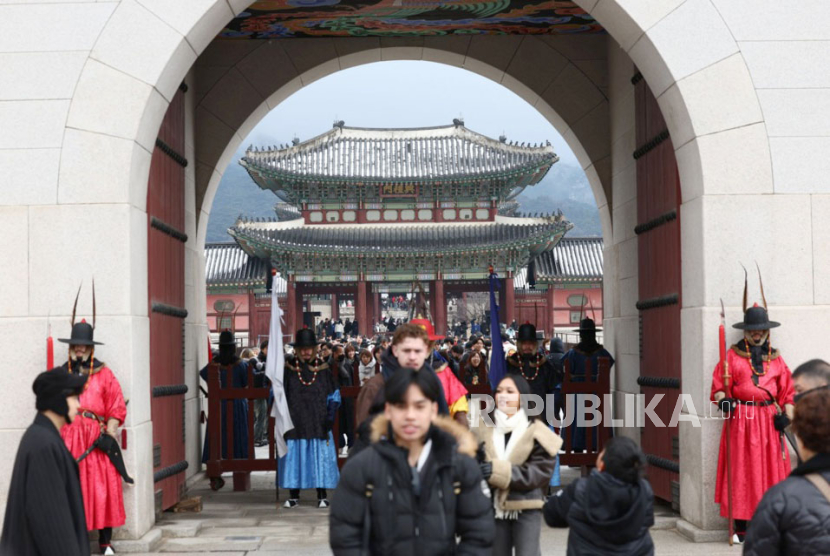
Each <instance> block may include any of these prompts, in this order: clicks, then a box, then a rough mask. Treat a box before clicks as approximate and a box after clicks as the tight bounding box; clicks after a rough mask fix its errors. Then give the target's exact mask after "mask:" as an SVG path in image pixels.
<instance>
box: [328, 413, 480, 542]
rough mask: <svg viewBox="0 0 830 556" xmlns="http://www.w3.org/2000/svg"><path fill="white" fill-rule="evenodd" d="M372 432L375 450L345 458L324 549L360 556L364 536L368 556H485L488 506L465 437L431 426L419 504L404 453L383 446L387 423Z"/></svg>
mask: <svg viewBox="0 0 830 556" xmlns="http://www.w3.org/2000/svg"><path fill="white" fill-rule="evenodd" d="M371 428H372V431H371V440H372V444H371V445H370V447H369V448H367V449H365V450H363V451H362V452H360V453H359V454H358V455H357V456H356V457H354V458H352V457H349V460H348V462H347V463H346V466H345V467H344V468H343V472H342V474H341V476H340V483H339V484H338V486H337V490H336V491H335V492H334V496H333V498H332V503H331V515H330V527H329V542H330V544H331V548H332V550H333V551H334V554H335V556H362V555H363V554H364V552H363V546H364V533H367V534H368V539H369V554H370V555H382V556H390V555H392V556H414V555H418V556H427V555H428V556H442V555H449V554H458V555H476V556H487V555H489V554H490V551H491V547H492V543H493V536H494V530H495V527H494V522H493V504H492V501H491V499H490V498H489V492H488V490H489V489H488V488H487V484H486V483H485V482H484V481H483V480H482V478H481V472H480V471H479V467H478V464H477V463H476V461H475V460H474V459H473V455H474V454H475V449H476V444H475V440H474V439H473V437H472V435H471V434H470V432H469V431H467V430H466V429H464V427H463V426H461V425H459V424H458V423H455V422H454V421H453V420H452V419H450V418H449V417H439V418H438V419H437V420H436V422H435V424H434V425H433V426H432V428H431V429H430V432H429V433H428V438H430V439H431V440H432V449H431V451H430V454H429V457H428V458H427V463H426V465H425V466H424V468H423V470H422V471H421V472H420V474H419V476H420V478H421V479H420V480H421V487H420V488H421V494H420V496H416V494H415V491H414V490H413V486H412V471H411V468H410V466H409V462H408V461H407V452H406V451H405V450H403V449H401V448H400V447H398V446H397V445H395V444H394V443H393V442H391V441H389V440H388V438H389V437H390V436H391V429H390V427H389V423H388V421H387V420H386V418H385V417H384V416H383V415H379V416H378V417H377V418H376V419H375V420H374V421H373V423H372V427H371ZM367 485H371V486H372V487H373V488H372V489H371V492H372V495H371V497H369V496H367V494H366V493H367V491H369V490H370V489H369V488H368V486H367ZM367 514H368V516H367ZM367 518H368V523H369V524H370V525H369V529H368V531H367V530H366V527H367ZM456 536H458V537H459V541H458V544H457V545H456Z"/></svg>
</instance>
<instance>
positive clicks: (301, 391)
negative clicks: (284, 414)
mask: <svg viewBox="0 0 830 556" xmlns="http://www.w3.org/2000/svg"><path fill="white" fill-rule="evenodd" d="M295 338H296V342H295V343H294V344H293V345H294V356H293V357H286V360H285V372H284V375H283V383H284V384H285V399H286V401H287V402H288V411H289V413H290V415H291V421H292V422H293V423H294V428H293V429H291V430H290V431H288V432H287V433H286V434H285V441H286V444H287V446H288V453H286V455H285V456H283V457H281V458H280V459H279V464H278V466H277V480H278V484H279V487H280V488H286V489H289V491H290V493H289V498H288V500H286V502H285V504H284V507H286V508H294V507H296V506H297V505H298V503H299V497H300V490H301V489H309V488H316V489H317V506H318V507H320V508H327V507H329V501H328V498H327V494H326V489H329V488H336V487H337V482H338V481H339V480H340V471H339V469H338V467H337V451H336V449H335V446H334V437H333V435H332V432H331V431H332V427H333V426H334V418H335V414H336V413H337V408H338V407H339V406H340V390H338V389H337V386H336V383H335V379H334V374H333V372H336V370H334V371H333V370H332V369H331V368H330V367H329V364H328V363H327V362H325V361H323V360H322V359H320V358H319V357H318V356H317V338H316V337H315V335H314V332H313V331H312V330H310V329H308V328H304V329H302V330H299V331H297V334H296V336H295Z"/></svg>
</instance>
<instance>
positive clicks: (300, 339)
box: [290, 328, 317, 348]
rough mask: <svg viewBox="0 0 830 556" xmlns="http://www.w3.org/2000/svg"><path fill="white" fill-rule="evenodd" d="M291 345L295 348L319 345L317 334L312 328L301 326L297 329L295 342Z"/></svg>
mask: <svg viewBox="0 0 830 556" xmlns="http://www.w3.org/2000/svg"><path fill="white" fill-rule="evenodd" d="M290 345H291V346H293V347H295V348H304V347H317V335H316V334H314V331H313V330H312V329H310V328H301V329H300V330H297V334H296V335H295V336H294V343H293V344H290Z"/></svg>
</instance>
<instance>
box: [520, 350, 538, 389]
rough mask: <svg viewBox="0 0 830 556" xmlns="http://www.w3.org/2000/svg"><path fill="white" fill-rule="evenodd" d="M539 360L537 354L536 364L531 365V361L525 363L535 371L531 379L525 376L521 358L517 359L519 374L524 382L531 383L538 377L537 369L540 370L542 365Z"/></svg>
mask: <svg viewBox="0 0 830 556" xmlns="http://www.w3.org/2000/svg"><path fill="white" fill-rule="evenodd" d="M540 358H541V356H540V355H538V354H537V355H536V364H533V362H532V361H528V363H527V364H528V365H529V366H530V367H531V368H534V369H536V372H535V373H534V375H533V376H532V377H530V376H527V375H526V374H525V366H524V365H523V364H522V361H521V358H520V359H519V372H520V373H521V374H522V377H524V379H525V380H526V381H528V382H532V381H534V380H536V379H537V378H538V377H539V369H541V368H542V363H540V362H539V359H540Z"/></svg>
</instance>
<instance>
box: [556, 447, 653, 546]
mask: <svg viewBox="0 0 830 556" xmlns="http://www.w3.org/2000/svg"><path fill="white" fill-rule="evenodd" d="M644 466H645V457H644V456H643V453H642V451H641V450H640V448H639V447H638V446H637V444H635V443H634V441H633V440H631V439H630V438H626V437H621V436H618V437H615V438H612V439H611V440H610V441H609V442H608V444H606V446H605V449H604V450H603V451H602V453H600V455H599V456H598V457H597V468H596V469H595V470H594V471H593V472H592V473H591V475H590V476H588V477H585V478H582V479H579V480H577V481H575V482H573V483H571V484H570V485H568V487H567V488H565V489H564V490H560V491H559V492H557V493H556V494H555V495H554V496H551V497H550V498H549V499H548V501H547V502H546V503H545V507H544V510H543V511H544V516H545V522H546V523H547V524H548V525H550V526H551V527H570V528H571V532H570V534H569V535H568V556H580V555H583V554H619V555H622V554H625V555H626V556H646V555H652V554H654V544H653V543H652V540H651V535H650V534H649V532H648V530H649V528H650V527H651V526H652V525H654V506H653V498H654V494H653V492H652V490H651V485H650V484H649V483H648V481H647V480H646V479H644V478H643V477H642V470H643V467H644Z"/></svg>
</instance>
